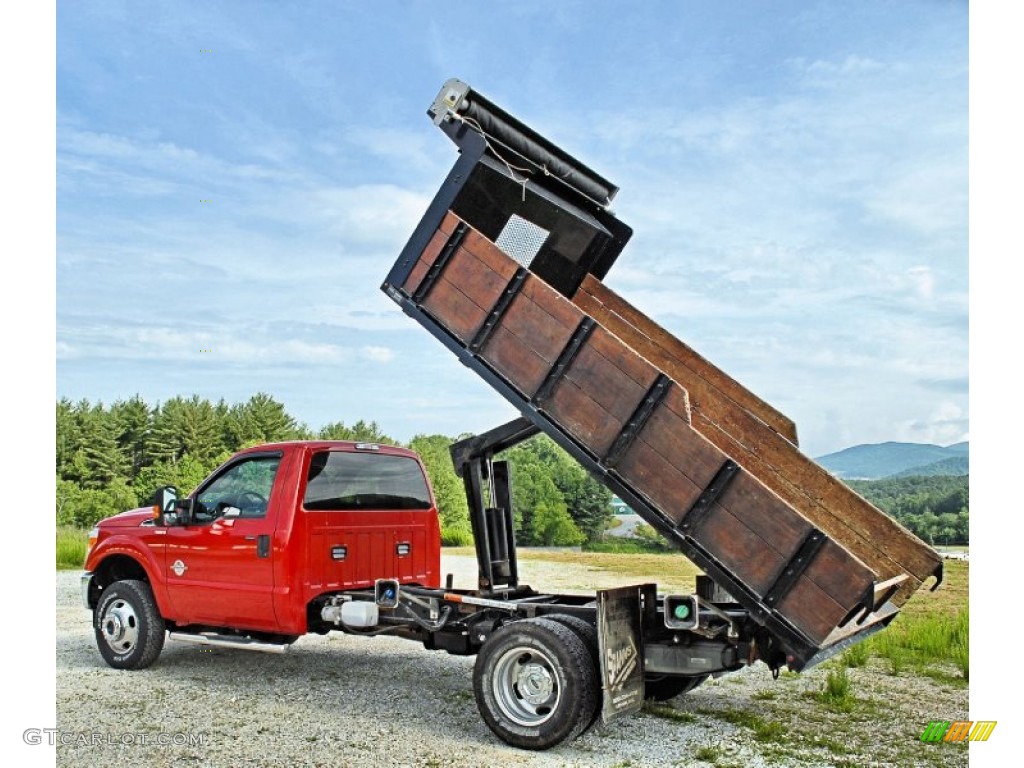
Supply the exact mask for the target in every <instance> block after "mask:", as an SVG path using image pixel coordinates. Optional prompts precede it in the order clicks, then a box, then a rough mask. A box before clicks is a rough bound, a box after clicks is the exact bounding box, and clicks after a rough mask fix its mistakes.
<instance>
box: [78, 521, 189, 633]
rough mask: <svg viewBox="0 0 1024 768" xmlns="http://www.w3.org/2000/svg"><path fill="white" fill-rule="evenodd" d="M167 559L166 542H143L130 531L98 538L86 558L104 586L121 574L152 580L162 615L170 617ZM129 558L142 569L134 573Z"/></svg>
mask: <svg viewBox="0 0 1024 768" xmlns="http://www.w3.org/2000/svg"><path fill="white" fill-rule="evenodd" d="M133 533H134V530H133ZM155 546H158V547H159V551H154V548H155ZM163 560H164V553H163V545H162V543H161V544H159V545H154V544H150V543H147V542H140V541H139V540H138V538H137V537H136V536H134V535H128V534H127V533H112V534H111V535H109V536H107V537H105V538H104V539H103V540H102V541H100V542H98V543H97V544H96V546H95V547H93V549H92V550H91V551H90V552H89V556H88V557H87V558H86V560H85V571H86V573H88V574H91V576H92V579H91V581H92V582H93V583H94V584H96V585H97V586H98V587H99V588H100V589H102V588H103V587H106V586H107V585H108V583H110V582H111V581H115V580H117V579H118V578H142V579H143V580H145V581H147V582H148V583H149V586H150V589H152V590H153V598H154V599H155V600H156V604H157V608H159V609H160V615H161V616H163V617H164V618H165V619H169V618H173V617H172V616H171V601H170V599H169V598H168V595H167V580H166V578H165V573H164V562H163ZM128 561H131V562H132V563H134V564H135V567H136V568H138V569H141V571H142V573H141V574H138V573H133V572H132V571H133V570H135V568H133V567H132V566H131V565H130V564H129V562H128ZM119 574H120V575H119ZM124 574H127V575H124ZM90 594H92V590H90ZM86 600H87V602H89V603H92V605H91V607H95V603H94V602H93V601H92V600H89V598H88V597H87V598H86Z"/></svg>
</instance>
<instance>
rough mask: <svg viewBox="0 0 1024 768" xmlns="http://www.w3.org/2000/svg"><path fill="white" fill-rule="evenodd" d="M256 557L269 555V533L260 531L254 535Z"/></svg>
mask: <svg viewBox="0 0 1024 768" xmlns="http://www.w3.org/2000/svg"><path fill="white" fill-rule="evenodd" d="M256 557H270V534H269V533H261V534H260V535H259V536H257V537H256Z"/></svg>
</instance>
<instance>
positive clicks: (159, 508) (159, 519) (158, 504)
mask: <svg viewBox="0 0 1024 768" xmlns="http://www.w3.org/2000/svg"><path fill="white" fill-rule="evenodd" d="M177 498H178V489H177V488H175V487H174V486H173V485H165V486H164V487H163V488H157V489H156V491H154V492H153V497H152V503H153V521H154V522H155V523H156V524H157V525H164V515H165V514H167V513H168V512H171V511H172V510H173V509H174V502H175V501H176V500H177Z"/></svg>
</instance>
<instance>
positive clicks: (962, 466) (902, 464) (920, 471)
mask: <svg viewBox="0 0 1024 768" xmlns="http://www.w3.org/2000/svg"><path fill="white" fill-rule="evenodd" d="M968 460H969V446H968V443H966V442H963V443H956V444H955V445H949V446H942V445H932V444H930V443H894V442H889V443H876V444H873V445H855V446H853V447H852V448H845V449H843V450H841V451H837V452H836V453H830V454H828V455H826V456H819V457H818V458H816V459H815V461H817V462H818V463H819V464H821V466H823V467H825V469H827V470H828V471H829V472H831V473H832V474H834V475H835V476H836V477H841V478H843V479H846V480H851V479H864V480H877V479H879V478H882V477H892V476H894V475H899V476H901V477H907V476H911V475H929V476H931V475H965V474H967V473H968V469H967V468H968Z"/></svg>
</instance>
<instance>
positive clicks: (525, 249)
mask: <svg viewBox="0 0 1024 768" xmlns="http://www.w3.org/2000/svg"><path fill="white" fill-rule="evenodd" d="M549 234H550V233H549V232H548V231H547V230H546V229H543V228H542V227H538V226H537V225H536V224H533V223H532V222H529V221H527V220H526V219H524V218H523V217H522V216H517V215H516V214H512V216H510V217H509V220H508V221H507V222H506V223H505V227H504V229H502V230H501V234H500V235H498V239H497V240H496V241H495V245H497V246H498V247H499V248H501V250H503V251H504V252H505V253H507V254H508V255H509V256H511V257H512V258H513V259H515V260H516V261H517V262H518V263H519V264H520V265H521V266H523V267H527V268H529V266H530V262H532V261H533V258H534V256H536V255H537V253H538V252H539V251H540V249H541V246H543V245H544V241H545V240H547V239H548V235H549Z"/></svg>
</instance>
